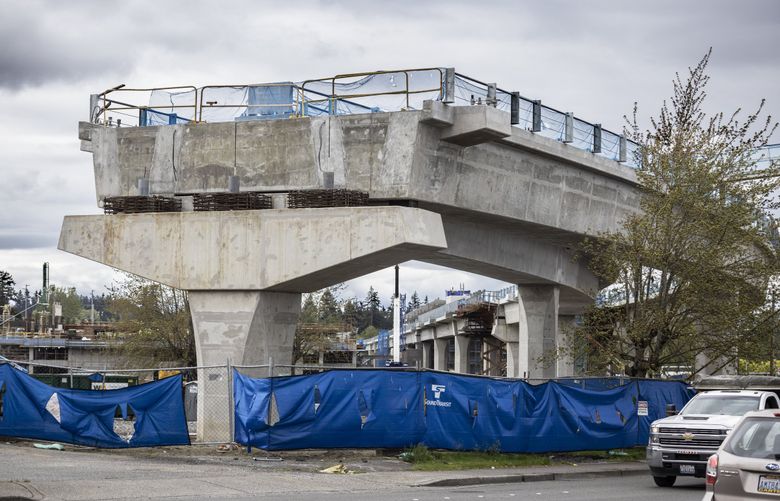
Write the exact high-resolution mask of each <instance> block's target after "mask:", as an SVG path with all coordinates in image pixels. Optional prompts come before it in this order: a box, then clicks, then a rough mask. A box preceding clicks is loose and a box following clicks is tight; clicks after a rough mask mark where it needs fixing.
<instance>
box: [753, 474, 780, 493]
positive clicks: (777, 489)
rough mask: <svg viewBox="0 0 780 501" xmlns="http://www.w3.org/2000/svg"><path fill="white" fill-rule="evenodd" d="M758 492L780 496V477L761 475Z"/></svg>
mask: <svg viewBox="0 0 780 501" xmlns="http://www.w3.org/2000/svg"><path fill="white" fill-rule="evenodd" d="M758 492H766V493H767V494H780V476H778V475H761V476H760V477H758Z"/></svg>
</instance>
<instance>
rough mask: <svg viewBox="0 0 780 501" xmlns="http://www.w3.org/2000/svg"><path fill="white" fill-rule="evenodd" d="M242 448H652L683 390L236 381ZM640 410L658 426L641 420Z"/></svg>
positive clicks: (515, 383) (488, 382) (432, 379)
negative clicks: (656, 428)
mask: <svg viewBox="0 0 780 501" xmlns="http://www.w3.org/2000/svg"><path fill="white" fill-rule="evenodd" d="M234 381H235V383H234V398H235V405H236V409H235V411H236V414H235V423H236V433H235V439H236V441H237V442H239V443H241V444H244V445H250V446H253V447H260V448H263V449H268V450H274V449H275V450H282V449H301V448H310V447H315V448H316V447H406V446H411V445H414V444H417V443H423V444H425V445H427V446H429V447H432V448H441V449H455V450H474V449H477V450H489V449H490V450H501V451H504V452H554V451H575V450H589V449H601V450H604V449H613V448H620V447H631V446H634V445H643V444H645V443H647V438H648V435H647V433H648V427H649V423H650V422H651V421H652V420H654V419H657V418H659V417H662V414H663V412H664V408H665V405H666V403H675V404H677V405H678V408H680V407H682V405H684V403H685V402H687V401H688V400H689V399H690V398H691V396H692V395H693V392H692V391H691V390H689V389H688V388H687V386H686V385H685V384H683V383H680V382H677V381H646V380H626V381H627V384H624V385H621V386H615V387H613V385H612V384H611V382H606V381H604V382H602V383H598V384H592V385H589V386H590V387H592V388H598V389H586V388H581V387H575V386H572V385H569V384H561V383H558V382H554V381H552V382H548V383H545V384H541V385H530V384H528V383H526V382H524V381H519V380H507V379H490V378H483V377H474V376H467V375H458V374H448V373H441V372H433V371H422V372H405V371H398V370H383V369H377V370H372V371H366V370H359V371H355V370H332V371H329V372H325V373H320V374H315V375H310V376H290V377H279V378H271V379H252V378H249V377H246V376H243V375H241V374H240V373H239V372H238V371H236V372H235V378H234ZM640 401H647V402H648V406H647V408H648V416H639V415H638V408H639V402H640Z"/></svg>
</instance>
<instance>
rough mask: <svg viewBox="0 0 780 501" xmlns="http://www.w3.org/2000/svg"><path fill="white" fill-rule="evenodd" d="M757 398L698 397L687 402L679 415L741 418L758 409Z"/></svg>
mask: <svg viewBox="0 0 780 501" xmlns="http://www.w3.org/2000/svg"><path fill="white" fill-rule="evenodd" d="M759 400H760V399H759V397H737V396H733V395H699V396H697V397H695V398H694V399H692V400H691V401H690V402H688V405H686V406H685V408H684V409H683V410H682V412H681V413H680V414H682V415H684V416H686V415H690V414H722V415H724V416H741V415H743V414H745V413H746V412H748V411H755V410H757V409H758V404H759Z"/></svg>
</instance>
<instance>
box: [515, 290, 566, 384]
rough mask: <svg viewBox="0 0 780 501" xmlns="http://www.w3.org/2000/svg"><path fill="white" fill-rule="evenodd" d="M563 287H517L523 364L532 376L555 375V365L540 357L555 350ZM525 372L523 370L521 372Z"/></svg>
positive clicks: (522, 368) (521, 366)
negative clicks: (561, 289)
mask: <svg viewBox="0 0 780 501" xmlns="http://www.w3.org/2000/svg"><path fill="white" fill-rule="evenodd" d="M559 299H560V290H559V288H558V287H557V286H555V285H523V286H519V287H518V303H519V304H520V322H519V331H520V336H519V338H520V354H521V355H520V356H521V360H520V367H519V369H520V370H521V371H523V372H527V377H529V378H552V377H555V376H556V366H555V364H554V363H553V364H552V365H545V364H543V363H542V362H540V360H539V359H540V358H541V357H542V356H543V355H544V354H546V353H550V352H551V350H554V349H555V342H556V339H557V336H558V305H559ZM521 375H522V372H521Z"/></svg>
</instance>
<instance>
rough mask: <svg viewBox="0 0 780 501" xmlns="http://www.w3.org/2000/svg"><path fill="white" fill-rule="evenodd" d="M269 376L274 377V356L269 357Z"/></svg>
mask: <svg viewBox="0 0 780 501" xmlns="http://www.w3.org/2000/svg"><path fill="white" fill-rule="evenodd" d="M268 377H274V357H268Z"/></svg>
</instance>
